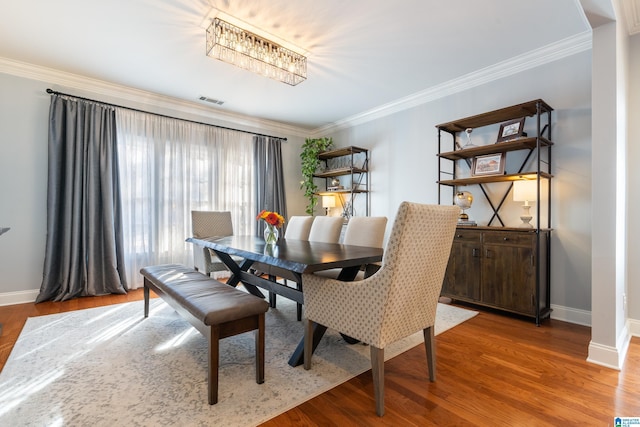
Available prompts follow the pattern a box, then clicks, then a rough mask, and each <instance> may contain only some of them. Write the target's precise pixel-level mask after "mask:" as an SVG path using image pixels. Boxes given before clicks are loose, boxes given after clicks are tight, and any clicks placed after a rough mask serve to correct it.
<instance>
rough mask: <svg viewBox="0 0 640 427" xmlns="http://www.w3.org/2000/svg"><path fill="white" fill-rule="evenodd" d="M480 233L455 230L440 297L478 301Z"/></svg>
mask: <svg viewBox="0 0 640 427" xmlns="http://www.w3.org/2000/svg"><path fill="white" fill-rule="evenodd" d="M480 260H481V250H480V233H479V232H475V231H467V230H464V231H460V230H457V231H456V234H455V235H454V239H453V245H452V246H451V256H450V257H449V264H448V265H447V272H446V274H445V278H444V283H443V285H442V295H444V296H447V297H450V298H458V299H461V300H466V301H478V300H479V299H480Z"/></svg>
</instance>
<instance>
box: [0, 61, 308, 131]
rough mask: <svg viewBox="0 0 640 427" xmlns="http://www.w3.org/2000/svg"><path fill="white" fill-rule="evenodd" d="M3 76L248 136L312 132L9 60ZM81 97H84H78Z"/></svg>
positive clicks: (1, 69) (1, 67)
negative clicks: (195, 118)
mask: <svg viewBox="0 0 640 427" xmlns="http://www.w3.org/2000/svg"><path fill="white" fill-rule="evenodd" d="M0 73H5V74H10V75H14V76H17V77H24V78H28V79H32V80H37V81H42V82H45V83H47V84H49V85H52V86H54V87H52V88H51V89H54V90H59V91H61V92H65V91H68V90H69V89H71V90H78V91H82V92H84V93H90V94H94V95H95V96H98V97H99V96H105V97H110V98H113V99H116V100H118V102H120V103H122V104H123V106H127V105H129V106H131V105H132V104H133V105H136V107H135V108H140V107H139V106H140V105H146V106H149V107H156V108H157V107H160V108H164V109H168V110H172V111H176V112H180V113H185V114H190V115H195V116H198V117H199V118H200V120H201V121H202V122H206V123H210V124H212V125H221V126H228V125H229V124H231V125H233V127H236V128H239V129H241V130H246V131H249V132H252V131H254V132H259V133H263V132H269V133H282V134H285V135H286V136H299V137H303V138H304V137H307V136H308V135H309V129H305V128H302V127H298V126H292V125H289V124H286V123H282V122H276V121H271V120H265V119H259V118H255V117H249V116H246V115H242V114H237V113H231V112H227V111H221V110H213V109H211V108H209V107H207V106H204V105H200V104H198V103H195V102H190V101H185V100H182V99H178V98H173V97H170V96H165V95H159V94H156V93H153V92H148V91H144V90H141V89H135V88H132V87H129V86H123V85H119V84H115V83H110V82H106V81H103V80H98V79H93V78H90V77H86V76H81V75H78V74H73V73H68V72H65V71H60V70H55V69H52V68H47V67H42V66H39V65H34V64H29V63H26V62H21V61H16V60H13V59H9V58H3V57H0ZM55 86H59V87H55ZM78 96H84V95H80V94H78ZM105 102H107V101H105Z"/></svg>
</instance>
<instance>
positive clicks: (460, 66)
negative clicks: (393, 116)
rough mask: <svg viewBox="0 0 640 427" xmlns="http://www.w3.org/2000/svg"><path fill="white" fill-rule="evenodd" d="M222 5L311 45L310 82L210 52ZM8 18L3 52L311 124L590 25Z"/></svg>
mask: <svg viewBox="0 0 640 427" xmlns="http://www.w3.org/2000/svg"><path fill="white" fill-rule="evenodd" d="M582 1H583V2H584V1H585V0H582ZM625 1H627V0H625ZM628 1H629V2H630V3H629V4H633V3H637V1H638V0H628ZM212 7H213V8H215V9H218V10H221V11H223V12H225V13H227V14H229V15H232V16H234V17H236V18H238V19H240V20H242V21H245V22H248V23H250V24H251V25H253V26H255V27H258V28H261V29H263V30H264V31H266V32H268V33H272V34H274V35H276V36H278V37H280V38H282V39H285V40H288V41H290V42H291V43H294V44H295V45H297V46H299V47H301V48H303V49H305V50H307V51H309V59H308V79H307V81H305V82H303V83H301V84H299V85H298V86H295V87H291V86H288V85H285V84H284V83H280V82H276V81H274V80H270V79H267V78H264V77H261V76H258V75H254V74H253V73H251V72H248V71H245V70H241V69H239V68H236V67H234V66H231V65H228V64H226V63H223V62H220V61H217V60H215V59H211V58H208V57H207V56H205V28H206V25H207V24H208V21H207V19H205V18H206V17H207V16H209V14H210V12H211V9H212ZM0 16H1V20H2V25H0V58H7V59H11V60H16V61H21V62H26V63H29V64H34V65H38V66H43V67H48V68H52V69H55V70H60V71H65V72H69V73H74V74H79V75H82V76H87V77H91V78H95V79H99V80H104V81H106V82H110V83H114V84H118V85H124V86H128V87H132V88H137V89H141V90H144V91H148V92H152V93H156V94H160V95H164V96H169V97H174V98H178V99H181V100H186V101H193V102H201V101H198V98H199V97H200V96H201V95H204V96H207V97H210V98H214V99H219V100H222V101H224V105H222V106H214V105H211V104H206V105H207V106H209V105H210V108H211V109H216V110H222V111H228V112H234V113H240V114H246V115H250V116H253V117H258V118H263V119H268V120H274V121H279V122H284V123H288V124H292V125H295V126H301V127H305V128H309V129H312V128H318V127H321V126H324V125H327V124H330V123H335V122H337V121H340V120H344V119H346V118H349V117H353V116H356V115H358V114H361V113H363V112H366V111H370V110H372V109H374V108H377V107H379V106H382V105H386V104H389V103H393V102H395V101H397V100H399V99H402V98H406V97H409V96H411V95H414V94H416V93H420V92H422V91H425V90H428V89H429V88H433V87H438V86H442V85H444V84H446V83H447V82H450V81H455V80H456V79H460V78H462V77H464V76H466V75H470V74H473V73H477V72H479V71H481V70H483V69H484V70H486V69H487V68H488V67H491V66H494V65H495V64H497V63H501V62H504V61H511V60H513V59H514V58H518V57H519V56H522V55H524V54H526V53H528V52H531V51H535V50H539V49H544V48H545V47H547V46H550V45H553V44H555V43H558V42H559V41H562V40H567V39H571V38H572V37H575V36H576V35H580V34H584V33H585V32H588V31H590V27H589V25H588V22H587V20H586V18H585V14H584V12H583V11H582V7H581V6H580V1H578V0H536V1H524V0H516V1H514V0H482V1H478V0H448V1H442V0H398V1H393V2H392V1H388V0H387V1H385V0H349V1H345V0H262V1H261V0H233V1H231V0H210V1H207V0H107V1H105V0H99V1H98V0H56V1H51V0H19V1H18V0H11V1H10V0H2V1H1V4H0Z"/></svg>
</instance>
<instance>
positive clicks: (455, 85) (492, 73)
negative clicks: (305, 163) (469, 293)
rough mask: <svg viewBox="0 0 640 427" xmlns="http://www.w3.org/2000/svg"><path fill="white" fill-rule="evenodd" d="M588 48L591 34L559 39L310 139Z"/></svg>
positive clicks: (323, 129) (351, 119) (341, 123)
mask: <svg viewBox="0 0 640 427" xmlns="http://www.w3.org/2000/svg"><path fill="white" fill-rule="evenodd" d="M590 49H591V31H585V32H583V33H580V34H577V35H576V36H573V37H569V38H566V39H564V40H560V41H558V42H556V43H552V44H550V45H547V46H544V47H542V48H539V49H535V50H532V51H530V52H527V53H526V54H522V55H518V56H516V57H513V58H511V59H508V60H506V61H502V62H499V63H497V64H494V65H491V66H489V67H486V68H482V69H480V70H478V71H475V72H473V73H470V74H467V75H464V76H462V77H460V78H457V79H454V80H450V81H448V82H445V83H442V84H440V85H437V86H433V87H431V88H428V89H426V90H423V91H421V92H417V93H415V94H413V95H409V96H406V97H404V98H400V99H398V100H396V101H393V102H390V103H388V104H384V105H381V106H379V107H376V108H373V109H371V110H368V111H365V112H363V113H360V114H357V115H354V116H351V117H348V118H346V119H343V120H340V121H337V122H334V123H330V124H328V125H325V126H322V127H319V128H317V129H314V130H313V132H312V135H313V136H318V135H326V134H328V133H331V132H335V131H338V130H341V129H344V128H348V127H351V126H356V125H360V124H363V123H367V122H370V121H372V120H377V119H380V118H383V117H386V116H389V115H391V114H395V113H397V112H400V111H403V110H407V109H410V108H413V107H416V106H419V105H422V104H426V103H429V102H432V101H435V100H437V99H440V98H444V97H446V96H449V95H453V94H455V93H459V92H462V91H465V90H468V89H471V88H474V87H477V86H481V85H483V84H486V83H489V82H491V81H495V80H499V79H502V78H505V77H508V76H511V75H513V74H517V73H520V72H522V71H526V70H529V69H532V68H535V67H538V66H540V65H544V64H547V63H549V62H553V61H557V60H559V59H562V58H565V57H568V56H571V55H575V54H577V53H580V52H584V51H587V50H590Z"/></svg>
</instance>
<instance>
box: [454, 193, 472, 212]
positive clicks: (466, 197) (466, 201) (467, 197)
mask: <svg viewBox="0 0 640 427" xmlns="http://www.w3.org/2000/svg"><path fill="white" fill-rule="evenodd" d="M454 200H455V203H456V206H458V207H459V208H460V209H462V210H465V209H469V208H470V207H471V203H473V195H472V194H471V193H469V192H468V191H459V192H457V193H456V197H455V199H454Z"/></svg>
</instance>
